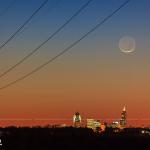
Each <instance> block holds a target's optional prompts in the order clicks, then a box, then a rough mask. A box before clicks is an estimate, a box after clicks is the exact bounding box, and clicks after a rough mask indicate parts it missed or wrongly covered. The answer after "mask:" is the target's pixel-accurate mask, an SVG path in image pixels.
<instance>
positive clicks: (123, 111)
mask: <svg viewBox="0 0 150 150" xmlns="http://www.w3.org/2000/svg"><path fill="white" fill-rule="evenodd" d="M126 117H127V112H126V108H125V107H124V108H123V110H122V113H121V120H120V126H121V127H123V128H124V127H126V124H127V121H126Z"/></svg>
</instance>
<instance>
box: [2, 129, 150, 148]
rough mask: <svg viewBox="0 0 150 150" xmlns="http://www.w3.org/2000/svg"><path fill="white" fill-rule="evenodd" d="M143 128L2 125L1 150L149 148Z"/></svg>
mask: <svg viewBox="0 0 150 150" xmlns="http://www.w3.org/2000/svg"><path fill="white" fill-rule="evenodd" d="M148 130H149V129H148ZM148 130H147V131H148ZM141 131H142V128H141V129H137V128H136V129H135V128H133V129H131V128H129V129H125V130H123V131H122V132H119V133H115V132H113V130H112V129H111V128H109V129H106V131H105V132H103V133H101V134H99V133H95V132H93V130H92V129H88V128H73V127H66V128H52V127H45V128H41V127H33V128H28V127H20V128H16V127H7V128H0V139H1V144H2V145H1V146H0V150H55V149H56V150H57V149H58V150H62V149H65V150H94V149H96V150H112V149H115V150H116V149H117V150H137V149H139V150H150V135H149V134H141Z"/></svg>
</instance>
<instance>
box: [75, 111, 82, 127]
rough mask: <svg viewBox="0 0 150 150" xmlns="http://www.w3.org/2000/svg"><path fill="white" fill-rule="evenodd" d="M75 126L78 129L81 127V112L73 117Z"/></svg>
mask: <svg viewBox="0 0 150 150" xmlns="http://www.w3.org/2000/svg"><path fill="white" fill-rule="evenodd" d="M73 126H74V127H76V128H79V127H81V115H80V114H79V112H76V113H75V114H74V115H73Z"/></svg>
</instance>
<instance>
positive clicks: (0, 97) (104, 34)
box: [0, 0, 150, 125]
mask: <svg viewBox="0 0 150 150" xmlns="http://www.w3.org/2000/svg"><path fill="white" fill-rule="evenodd" d="M86 1H87V0H49V2H48V4H47V5H46V6H45V7H44V8H43V9H42V10H41V11H40V12H39V13H38V14H37V16H36V17H35V18H34V19H33V20H32V21H31V22H30V23H29V25H27V26H26V27H25V29H24V30H23V31H21V32H20V33H19V34H18V35H17V36H16V38H15V39H13V40H12V41H11V42H10V43H9V44H8V45H7V46H6V47H4V48H3V51H1V52H0V73H3V72H4V71H5V70H7V68H9V66H11V65H13V64H15V63H16V62H17V61H18V60H20V59H21V58H22V57H24V56H25V55H26V54H27V53H28V52H30V51H31V50H33V49H34V48H35V47H36V46H38V45H39V44H40V42H41V41H43V40H45V39H46V38H47V37H48V36H49V35H50V34H52V33H53V32H54V31H55V30H56V29H57V28H58V27H59V26H60V25H61V24H63V23H64V22H65V20H66V19H68V18H69V17H70V16H71V15H72V14H73V13H74V12H75V11H76V10H77V9H79V7H81V5H83V4H84V3H85V2H86ZM124 1H125V0H117V1H116V0H94V1H93V2H92V3H91V4H90V5H89V6H88V7H87V8H86V9H85V10H84V11H83V12H82V13H81V14H80V15H79V16H78V17H76V18H75V19H74V20H73V21H72V22H71V23H70V24H69V25H68V26H66V27H65V28H64V30H63V31H62V32H60V33H59V34H57V36H55V38H53V40H51V41H49V42H48V43H47V44H46V45H45V46H44V47H43V48H42V49H41V50H40V51H39V52H37V53H36V54H35V55H34V56H32V57H31V58H30V59H28V60H27V61H26V62H24V63H23V64H22V65H20V66H19V67H18V68H16V69H15V70H14V71H12V72H11V73H9V74H8V75H7V76H5V77H3V78H1V79H0V85H1V86H3V85H5V84H7V83H8V82H10V81H12V80H15V79H17V78H18V77H20V76H22V75H23V74H24V73H27V72H29V71H31V70H32V69H33V68H35V67H36V66H38V65H40V64H41V63H43V62H45V61H46V60H48V59H49V58H51V57H53V56H55V55H56V54H57V53H58V52H60V51H61V50H62V49H63V48H65V47H67V46H68V45H69V44H70V43H72V42H73V41H75V40H77V39H78V38H79V37H80V36H81V35H83V34H84V33H85V32H87V31H88V30H89V29H90V28H92V27H93V26H94V25H95V24H96V23H98V22H99V21H101V20H102V19H103V18H104V17H106V16H107V15H108V14H110V13H111V12H112V11H113V10H114V9H116V8H117V7H118V6H120V5H121V4H122V3H123V2H124ZM11 2H12V0H1V5H0V14H1V12H3V11H4V10H5V8H7V7H8V5H9V4H10V3H11ZM42 2H43V0H16V2H15V3H14V4H13V5H12V6H11V7H10V8H9V9H8V10H7V11H6V12H5V13H2V15H0V43H2V42H3V41H5V40H6V39H7V38H8V37H9V36H10V35H11V34H12V33H13V32H14V31H16V29H17V27H18V26H20V25H21V24H22V23H23V22H24V21H25V20H26V19H27V18H28V17H29V16H30V15H31V14H32V12H33V11H34V10H35V9H37V7H39V5H40V4H41V3H42ZM149 6H150V1H149V0H131V2H130V3H129V4H128V5H127V6H126V7H124V8H123V9H122V10H121V11H119V13H117V14H116V15H115V16H113V17H112V18H111V19H110V20H109V21H107V22H106V23H105V24H103V26H101V27H100V28H99V29H98V30H96V32H93V33H92V34H91V35H90V36H88V37H87V38H86V39H84V40H83V41H82V42H80V44H78V45H77V46H76V47H74V48H73V49H72V50H71V51H69V52H67V53H66V54H65V55H63V56H62V57H60V58H59V59H57V60H56V61H55V62H53V63H51V64H49V65H48V66H46V67H45V68H43V69H42V70H41V71H39V72H37V73H35V74H34V75H32V76H31V77H29V78H27V79H25V80H23V81H21V82H19V83H17V84H15V85H13V86H11V87H9V88H7V89H4V90H1V91H0V118H1V119H5V118H6V119H7V118H12V119H15V118H51V119H54V120H55V119H63V118H66V119H71V118H72V115H73V113H74V112H75V111H79V112H80V113H81V115H82V117H83V118H102V119H106V118H112V119H113V118H119V117H120V113H121V110H122V108H123V106H124V105H125V106H126V107H127V113H128V118H129V119H132V118H134V119H142V118H143V119H149V118H150V111H149V110H150V92H149V90H150V49H149V48H150V29H149V27H150V19H149V17H150V9H149ZM123 36H131V37H133V38H134V39H135V41H136V50H135V51H134V52H133V53H132V54H129V55H127V54H125V53H122V52H121V51H120V49H119V47H118V42H119V40H120V38H121V37H123ZM60 122H62V121H60ZM70 122H71V120H70ZM38 123H39V122H38ZM46 123H49V122H46ZM146 123H148V124H149V125H150V121H141V122H140V124H146ZM10 124H19V125H28V124H35V122H34V121H33V122H32V123H31V122H30V123H29V122H24V121H20V122H17V121H16V122H15V121H0V125H10Z"/></svg>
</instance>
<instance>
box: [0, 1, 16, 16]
mask: <svg viewBox="0 0 150 150" xmlns="http://www.w3.org/2000/svg"><path fill="white" fill-rule="evenodd" d="M15 3H16V0H12V1H11V2H10V4H8V6H7V7H6V8H5V9H4V10H3V11H2V12H0V17H1V16H3V15H4V14H6V13H7V11H8V10H9V9H10V8H11V7H12V6H13V5H14V4H15Z"/></svg>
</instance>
